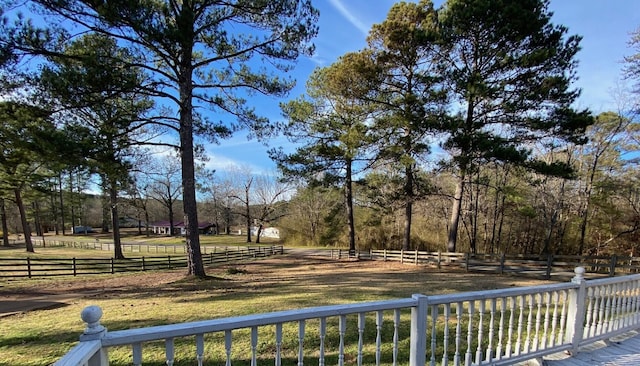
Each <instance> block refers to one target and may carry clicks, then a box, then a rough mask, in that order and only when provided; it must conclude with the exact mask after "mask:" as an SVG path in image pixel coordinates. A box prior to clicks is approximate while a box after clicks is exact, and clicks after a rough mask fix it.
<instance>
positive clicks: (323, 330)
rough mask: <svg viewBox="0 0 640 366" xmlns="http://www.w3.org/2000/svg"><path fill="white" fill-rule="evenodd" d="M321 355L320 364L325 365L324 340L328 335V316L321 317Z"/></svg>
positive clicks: (319, 365) (320, 365)
mask: <svg viewBox="0 0 640 366" xmlns="http://www.w3.org/2000/svg"><path fill="white" fill-rule="evenodd" d="M319 331H320V356H319V357H318V366H324V340H325V338H326V337H327V318H320V330H319Z"/></svg>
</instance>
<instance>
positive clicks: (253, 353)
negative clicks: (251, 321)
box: [251, 326, 258, 366]
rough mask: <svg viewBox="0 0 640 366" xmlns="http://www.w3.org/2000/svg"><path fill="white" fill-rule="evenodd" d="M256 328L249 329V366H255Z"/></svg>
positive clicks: (256, 351) (256, 352) (256, 349)
mask: <svg viewBox="0 0 640 366" xmlns="http://www.w3.org/2000/svg"><path fill="white" fill-rule="evenodd" d="M257 355H258V327H256V326H253V327H251V366H257Z"/></svg>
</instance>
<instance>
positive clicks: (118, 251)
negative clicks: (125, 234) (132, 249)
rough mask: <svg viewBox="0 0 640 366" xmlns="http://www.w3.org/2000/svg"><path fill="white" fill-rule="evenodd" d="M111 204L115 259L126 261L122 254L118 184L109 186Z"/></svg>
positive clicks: (113, 183) (112, 183)
mask: <svg viewBox="0 0 640 366" xmlns="http://www.w3.org/2000/svg"><path fill="white" fill-rule="evenodd" d="M109 201H110V202H109V203H110V206H111V227H112V229H113V257H114V258H115V259H124V253H122V243H121V242H120V217H119V215H118V190H117V189H116V183H115V182H111V183H110V184H109Z"/></svg>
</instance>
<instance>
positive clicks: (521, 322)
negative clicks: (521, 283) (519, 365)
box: [515, 296, 525, 355]
mask: <svg viewBox="0 0 640 366" xmlns="http://www.w3.org/2000/svg"><path fill="white" fill-rule="evenodd" d="M524 301H525V298H524V296H520V301H519V310H520V313H519V314H518V334H517V335H516V336H517V338H516V349H515V355H519V354H520V353H521V350H522V327H523V325H524Z"/></svg>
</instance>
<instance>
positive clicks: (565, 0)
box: [207, 0, 640, 174]
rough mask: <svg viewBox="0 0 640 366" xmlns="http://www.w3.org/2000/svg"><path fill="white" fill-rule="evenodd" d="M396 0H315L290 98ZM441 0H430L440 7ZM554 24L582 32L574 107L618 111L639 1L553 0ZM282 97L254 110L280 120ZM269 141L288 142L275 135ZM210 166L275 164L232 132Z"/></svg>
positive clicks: (355, 43)
mask: <svg viewBox="0 0 640 366" xmlns="http://www.w3.org/2000/svg"><path fill="white" fill-rule="evenodd" d="M395 2H396V1H392V0H317V1H315V2H314V4H315V6H316V7H317V8H318V9H319V10H320V20H319V28H320V31H319V34H318V37H317V38H316V39H315V41H314V43H315V45H316V54H315V55H314V56H313V57H311V58H304V59H301V60H299V62H298V65H297V67H296V69H295V70H294V71H293V72H292V74H291V76H293V77H294V78H295V79H296V80H297V86H296V88H295V89H294V90H293V92H292V93H291V94H290V96H289V99H292V98H295V97H297V96H299V95H301V94H302V93H304V87H305V83H306V80H307V78H308V76H309V75H310V74H311V72H312V71H313V69H314V68H316V67H323V66H328V65H330V64H331V63H333V62H334V61H336V60H337V59H338V57H340V56H341V55H343V54H345V53H347V52H350V51H357V50H359V49H361V48H363V47H364V46H365V45H366V36H367V33H368V31H369V29H370V28H371V26H372V25H373V24H376V23H380V22H382V21H383V20H384V19H385V18H386V15H387V12H388V11H389V9H390V8H391V6H392V5H393V4H394V3H395ZM442 2H443V1H442V0H434V5H435V6H436V7H439V6H440V5H441V4H442ZM550 9H551V11H553V12H554V16H553V18H552V21H553V23H554V24H563V25H565V26H566V27H568V28H569V34H578V35H581V36H582V37H583V39H582V43H581V46H582V50H581V51H580V52H579V54H578V59H579V66H578V78H579V80H578V82H577V83H576V84H575V86H576V87H578V88H580V89H582V94H581V97H580V99H579V101H578V104H577V107H580V108H589V109H591V110H592V111H593V112H594V113H599V112H602V111H606V110H616V103H615V101H614V100H613V98H612V91H613V89H615V88H616V85H617V84H619V83H620V81H621V79H622V73H621V70H622V67H623V65H622V62H621V61H622V60H623V58H624V56H627V55H630V54H631V53H633V50H632V49H631V48H630V47H629V45H628V42H629V39H630V33H631V32H633V31H634V30H636V29H638V28H640V0H551V2H550ZM280 101H281V100H277V99H271V100H267V101H261V102H260V104H261V105H256V110H257V111H258V112H259V113H261V114H263V115H265V116H268V117H270V118H272V119H280V118H281V117H280V115H279V112H278V111H279V110H278V108H277V105H278V103H279V102H280ZM269 145H270V146H274V147H277V146H286V145H288V143H287V141H286V140H285V139H283V138H276V139H272V140H270V141H269ZM207 151H208V153H209V155H210V158H211V160H210V161H209V163H208V165H209V167H211V168H213V169H216V170H217V171H222V170H226V169H228V168H229V167H233V166H235V167H243V168H247V169H250V170H252V171H253V172H254V173H257V174H265V173H272V172H275V164H274V163H273V162H272V161H271V160H270V159H269V157H268V155H267V152H266V151H267V148H266V147H264V146H263V145H262V144H260V143H259V142H257V141H255V140H253V141H248V140H247V138H246V135H244V134H242V133H238V134H236V135H235V136H234V137H233V138H231V139H228V140H223V141H221V143H220V145H208V146H207Z"/></svg>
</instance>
